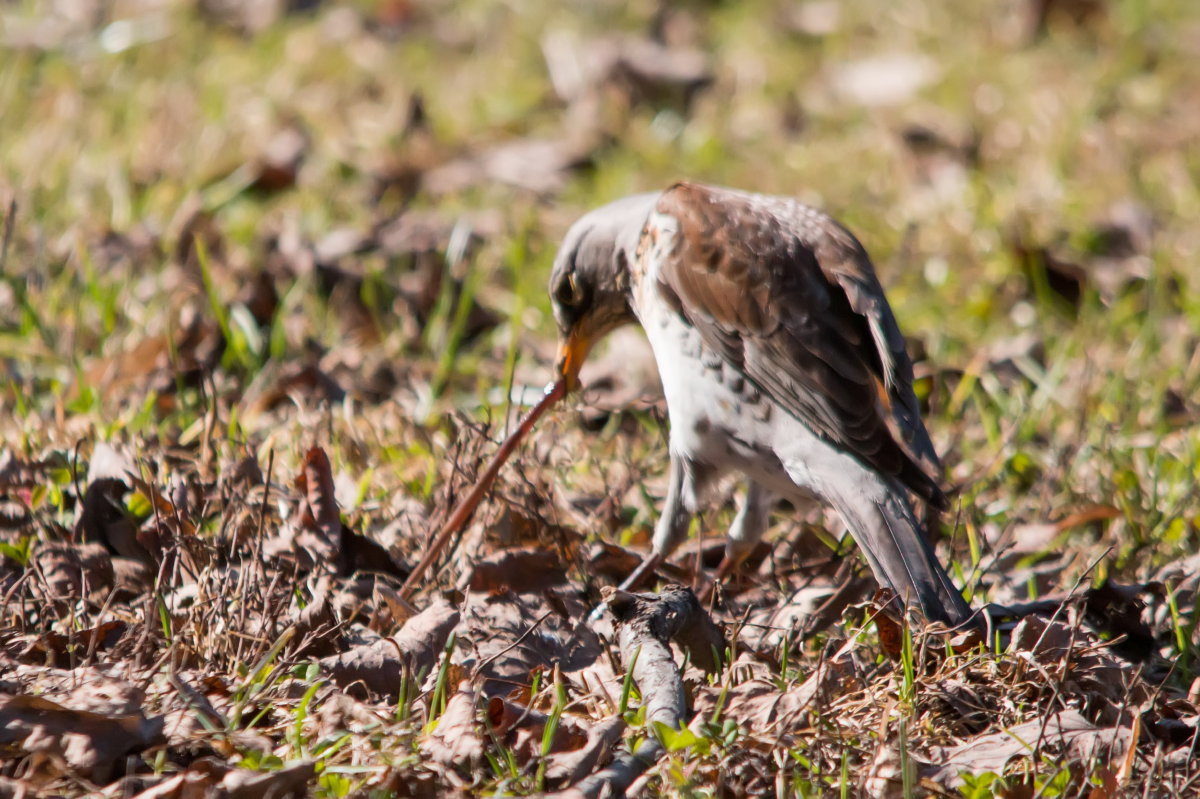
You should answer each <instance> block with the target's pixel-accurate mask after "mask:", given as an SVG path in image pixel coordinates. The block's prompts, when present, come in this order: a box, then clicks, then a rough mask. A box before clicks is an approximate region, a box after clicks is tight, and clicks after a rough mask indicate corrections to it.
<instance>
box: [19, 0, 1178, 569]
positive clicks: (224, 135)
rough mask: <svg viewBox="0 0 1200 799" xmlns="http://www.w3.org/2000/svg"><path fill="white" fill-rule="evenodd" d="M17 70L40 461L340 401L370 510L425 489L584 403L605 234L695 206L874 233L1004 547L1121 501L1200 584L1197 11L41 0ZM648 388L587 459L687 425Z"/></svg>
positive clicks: (968, 476)
mask: <svg viewBox="0 0 1200 799" xmlns="http://www.w3.org/2000/svg"><path fill="white" fill-rule="evenodd" d="M0 47H2V48H3V52H2V55H0V119H2V120H3V123H2V130H0V200H2V201H3V204H4V207H5V220H6V228H5V231H4V232H5V241H4V251H3V252H4V255H3V261H2V263H3V269H2V276H0V370H2V371H0V406H2V407H3V410H4V411H5V414H4V415H5V417H6V421H5V422H4V423H3V424H4V425H5V427H6V428H7V430H6V436H7V438H8V439H9V440H10V441H12V442H14V443H16V442H21V443H20V444H17V446H24V447H26V448H30V449H36V448H38V447H47V446H58V447H69V446H72V445H73V444H74V443H75V442H76V441H77V440H79V439H80V438H81V437H100V438H114V437H115V438H130V437H146V436H149V437H151V438H153V439H154V440H156V441H159V442H161V443H162V444H163V445H171V446H180V447H184V448H187V447H196V446H198V445H199V444H198V442H200V441H201V440H202V439H204V440H207V438H208V437H211V434H212V432H213V430H214V429H218V430H220V431H222V432H223V434H224V435H225V436H226V437H227V439H228V442H227V445H228V446H230V447H234V448H237V447H243V448H249V449H253V450H256V451H259V452H265V451H266V449H267V448H269V447H271V446H273V445H275V444H276V443H278V442H279V441H284V442H285V443H288V442H290V440H294V438H295V436H296V435H297V434H298V432H302V431H303V430H304V429H306V427H305V426H306V425H307V426H308V427H311V424H312V418H314V417H309V416H305V412H310V411H311V412H313V413H315V411H313V409H316V408H320V407H326V408H335V409H341V411H342V412H340V415H339V413H334V414H333V415H332V416H329V415H328V414H327V415H326V416H325V417H319V414H318V417H317V418H324V419H325V422H324V424H326V425H328V426H329V427H330V429H331V430H335V431H336V430H337V429H341V428H338V427H337V426H338V425H341V424H343V422H342V421H338V420H339V419H342V417H345V419H348V420H350V421H346V422H345V424H347V425H351V426H353V425H355V424H357V425H364V424H365V425H373V427H372V428H371V429H372V430H373V431H374V433H373V434H372V435H371V436H366V435H365V434H362V436H364V437H355V435H349V434H348V433H347V435H348V436H349V437H348V439H347V441H348V442H349V443H345V444H344V445H340V446H344V447H345V451H344V452H343V453H342V454H341V455H339V456H338V457H340V458H343V459H344V461H343V462H344V463H346V464H350V465H351V466H353V467H354V468H352V471H353V472H354V473H355V474H356V475H359V476H361V475H362V474H364V473H365V470H366V469H367V466H366V465H365V464H368V463H370V468H371V469H372V470H376V472H375V477H374V478H373V482H372V483H371V485H370V486H368V487H364V488H363V489H362V493H361V494H360V495H358V496H357V501H359V502H364V501H366V502H370V501H371V500H372V497H374V498H375V500H377V501H378V502H380V503H385V500H386V498H387V495H388V488H389V486H390V485H394V484H395V482H394V481H392V482H389V480H390V479H391V478H390V477H389V475H393V474H394V475H396V476H398V477H399V479H400V484H401V485H403V486H405V487H406V488H407V490H409V491H411V492H413V493H415V494H416V495H418V496H428V494H429V492H430V491H431V490H432V485H433V483H434V482H436V481H435V479H434V477H433V476H431V475H432V474H434V473H435V472H436V469H433V467H431V466H430V465H429V464H430V463H431V462H432V461H434V460H436V459H437V457H438V454H437V450H438V446H439V445H438V443H437V442H438V441H443V442H444V441H445V440H446V439H438V438H437V437H436V435H435V433H436V434H437V435H441V433H439V432H438V430H440V428H439V427H438V425H439V424H440V422H439V421H438V420H439V419H440V418H442V415H443V414H444V413H445V412H448V411H451V410H458V411H460V412H463V413H466V414H467V415H468V416H469V417H472V418H484V419H495V418H500V417H501V416H502V415H503V414H510V413H512V411H511V409H510V408H509V400H510V398H511V396H513V395H516V396H520V395H521V390H522V389H523V388H525V387H534V388H538V387H540V386H541V385H543V384H544V383H545V382H546V381H547V380H548V379H549V377H550V367H551V364H552V360H553V352H554V343H553V342H554V334H555V331H554V326H553V320H552V319H551V317H550V315H549V313H548V300H547V297H546V292H545V282H546V278H547V275H548V271H549V266H550V263H551V261H552V258H553V255H554V251H555V246H556V243H557V241H558V240H559V239H560V237H561V236H562V234H563V233H564V232H565V230H566V228H567V227H568V226H569V224H570V223H571V222H572V221H573V220H574V219H575V218H577V217H578V216H579V215H580V214H581V213H583V212H584V211H586V210H588V209H589V208H591V207H594V206H596V205H599V204H601V203H603V202H605V201H608V200H611V199H613V198H616V197H619V196H622V195H625V194H629V193H632V192H637V191H643V190H649V189H657V188H661V187H664V186H666V185H668V184H669V183H670V182H671V181H673V180H675V179H679V178H689V179H693V180H700V181H708V182H714V183H720V184H727V185H730V186H736V187H740V188H744V189H749V190H753V191H760V192H768V193H782V194H789V195H793V196H797V197H799V198H801V199H803V200H805V201H807V202H810V203H812V204H815V205H818V206H821V207H823V208H825V209H827V210H829V211H830V212H832V213H833V214H834V215H835V216H837V217H838V218H840V219H841V220H842V221H844V222H845V223H846V224H847V225H848V226H849V227H850V228H851V229H852V230H854V231H855V232H856V233H857V235H858V236H859V237H860V238H861V239H862V241H863V242H864V244H865V245H866V247H867V249H868V251H869V252H870V253H872V255H873V257H874V259H875V262H876V264H877V268H878V271H879V273H880V276H881V279H882V282H883V283H884V285H885V287H886V288H887V290H888V294H889V297H890V298H891V301H892V303H893V305H894V307H895V310H896V312H897V315H898V316H899V318H900V321H901V326H902V327H903V329H904V330H905V332H906V333H907V334H908V335H909V338H910V345H911V349H912V351H913V354H914V357H915V358H916V359H917V369H918V377H919V378H920V380H919V390H920V392H921V396H922V399H923V401H924V402H926V403H927V410H928V413H929V415H930V420H931V421H930V427H931V429H932V431H933V434H934V438H935V440H936V441H937V444H938V446H939V448H940V449H941V450H942V451H944V452H945V453H946V460H947V463H948V468H949V476H950V479H951V480H952V481H953V482H955V483H956V484H963V485H965V486H966V488H965V489H964V493H962V494H961V497H962V506H963V508H964V510H963V511H962V516H961V518H960V520H959V528H960V529H965V530H966V531H967V533H968V534H969V536H971V540H972V541H976V538H975V537H976V536H982V537H983V538H986V537H987V535H989V533H988V531H989V530H990V531H991V533H990V534H993V535H999V534H1000V532H999V531H1004V530H1010V528H1011V527H1012V526H1013V525H1014V524H1018V523H1019V524H1034V525H1036V524H1042V523H1045V522H1047V520H1049V521H1050V522H1054V523H1055V524H1058V523H1059V522H1060V521H1061V520H1062V519H1063V518H1068V517H1069V518H1075V517H1071V514H1072V513H1076V512H1077V511H1078V510H1079V508H1080V507H1084V508H1094V507H1097V506H1101V507H1102V508H1104V509H1106V510H1103V511H1102V512H1101V515H1100V517H1101V518H1102V519H1103V520H1104V522H1103V524H1096V523H1094V520H1093V523H1092V524H1091V526H1090V527H1086V529H1085V530H1084V531H1083V533H1080V534H1084V535H1085V537H1086V540H1087V541H1088V542H1090V543H1093V544H1097V545H1103V546H1107V545H1108V544H1112V543H1115V546H1116V548H1117V552H1118V557H1117V559H1116V560H1115V561H1114V562H1115V563H1116V564H1118V567H1121V568H1124V567H1125V566H1128V567H1129V568H1134V569H1137V568H1141V569H1143V570H1144V569H1146V568H1150V566H1151V565H1157V564H1158V563H1161V562H1162V561H1161V560H1160V559H1161V558H1164V557H1168V556H1169V555H1170V553H1181V552H1190V551H1194V546H1195V544H1196V540H1197V535H1196V517H1195V513H1196V509H1197V505H1196V501H1195V497H1194V480H1195V478H1196V476H1197V473H1198V471H1200V465H1198V463H1200V461H1198V460H1197V458H1196V457H1195V455H1196V444H1197V435H1196V427H1195V421H1196V410H1197V397H1198V395H1197V386H1198V385H1200V356H1197V354H1196V346H1195V345H1196V341H1197V331H1198V330H1200V303H1198V301H1197V295H1196V293H1195V292H1194V291H1192V290H1190V287H1191V284H1192V282H1193V281H1194V280H1195V279H1196V278H1195V275H1196V266H1195V259H1196V254H1197V251H1198V249H1200V227H1198V226H1197V225H1196V224H1195V221H1194V220H1195V219H1196V216H1197V212H1198V210H1200V190H1198V184H1197V178H1198V176H1200V147H1197V141H1200V66H1198V65H1200V12H1198V11H1197V6H1196V4H1194V3H1192V2H1188V1H1187V0H1154V1H1152V2H1141V1H1135V0H997V2H989V3H937V2H932V0H900V2H895V3H888V4H877V3H873V2H866V0H850V1H849V2H835V1H834V0H808V1H807V2H785V1H784V0H754V1H753V2H745V3H733V2H730V3H720V2H699V1H698V0H697V1H696V2H684V3H678V4H668V3H655V2H634V3H617V2H588V3H559V2H545V3H537V2H475V1H473V0H466V1H465V2H438V0H426V1H425V2H422V1H421V0H378V2H368V1H366V0H364V2H355V3H334V2H319V0H310V1H309V2H303V1H302V0H293V1H292V2H285V1H284V0H251V1H249V2H228V1H226V0H202V1H200V2H191V1H187V0H128V1H114V2H89V0H59V1H58V2H49V1H47V2H28V1H26V0H10V1H9V2H4V3H2V4H0ZM635 335H636V334H635ZM631 361H637V359H630V358H626V359H624V360H623V362H622V363H621V364H618V365H617V367H616V368H614V367H613V366H612V365H611V364H610V363H609V362H606V361H605V360H604V358H603V355H601V356H599V357H598V358H597V363H596V364H595V365H594V367H593V370H592V372H591V376H590V380H591V382H592V386H593V390H592V391H591V392H590V393H589V394H586V395H585V400H584V401H583V402H582V404H583V405H584V414H583V417H584V421H585V422H586V423H587V424H588V425H589V426H590V427H591V428H594V429H600V430H601V431H602V435H601V436H600V438H599V439H598V440H599V442H600V443H599V444H596V443H595V442H593V444H588V443H582V442H581V443H579V444H578V445H577V446H578V447H580V448H582V449H577V450H576V451H575V455H576V457H580V456H579V452H581V451H587V448H588V447H589V446H595V447H600V449H595V450H594V454H593V455H592V456H590V458H591V459H588V460H585V461H584V463H585V464H591V465H592V466H594V465H595V464H596V463H599V462H602V461H603V460H604V458H606V457H609V456H611V455H612V453H613V452H614V451H615V450H614V449H613V448H614V447H618V444H616V443H614V437H615V436H617V435H618V433H619V431H620V429H621V423H620V422H617V423H612V422H611V421H610V419H611V418H612V414H611V412H612V411H613V410H623V411H626V412H627V414H632V418H633V419H634V420H635V428H634V429H636V422H637V421H639V420H640V422H641V423H644V425H645V426H647V427H646V429H648V430H654V429H657V426H658V424H659V422H661V406H660V405H659V404H657V400H656V397H655V394H654V387H653V383H654V378H653V369H652V366H648V365H647V364H645V363H644V362H642V361H644V358H643V359H642V361H637V363H634V364H633V366H636V367H637V368H636V369H634V368H630V366H631ZM297 409H299V410H297ZM656 409H659V410H656ZM355 414H357V416H356V415H355ZM618 415H620V414H618ZM568 416H570V414H568V415H564V416H563V417H562V418H561V419H560V420H559V421H558V422H557V423H556V424H558V425H560V426H561V427H565V428H569V429H575V427H576V425H575V423H574V418H573V417H571V418H568ZM626 418H628V415H627V416H626ZM431 431H432V432H431ZM343 432H344V431H343ZM360 433H361V431H360ZM356 435H358V434H356ZM658 435H659V434H651V435H649V436H646V437H644V443H645V447H644V452H645V453H647V454H646V457H647V458H649V459H650V460H649V461H648V462H649V463H650V464H652V466H651V467H650V468H651V469H652V470H658V469H660V468H661V466H662V464H663V463H665V457H664V456H663V453H662V452H661V447H660V442H661V438H660V437H657V436H658ZM431 436H432V437H431ZM334 438H335V439H336V440H338V441H340V440H341V439H339V438H338V435H334ZM604 442H607V443H604ZM621 446H624V445H621ZM603 447H608V448H609V449H603ZM285 448H286V446H285ZM622 451H624V450H622ZM355 464H357V466H355ZM414 464H416V465H414ZM564 479H566V480H568V481H570V480H571V479H574V478H571V477H570V476H569V475H568V476H567V477H565V478H564ZM579 479H584V478H583V477H580V478H579ZM376 492H377V495H376ZM642 504H643V505H644V506H645V508H646V514H647V516H648V514H650V513H651V512H652V509H653V502H652V501H649V500H643V501H642ZM1089 518H1090V517H1089ZM1052 528H1053V529H1051V531H1050V533H1046V531H1045V530H1044V529H1043V530H1042V533H1043V534H1048V535H1050V539H1048V541H1053V540H1057V541H1061V540H1063V538H1062V537H1061V536H1062V535H1063V534H1065V533H1064V530H1065V528H1062V527H1055V526H1053V525H1052ZM1039 529H1041V528H1039ZM1076 532H1077V533H1078V532H1079V531H1076ZM1055 536H1060V537H1059V538H1055ZM980 540H982V538H981V539H980ZM1038 542H1039V543H1037V546H1044V545H1045V544H1046V543H1047V542H1046V541H1042V540H1041V539H1038ZM1151 543H1153V544H1154V546H1155V549H1154V551H1155V552H1156V553H1157V555H1156V556H1155V558H1152V559H1151V561H1152V562H1149V563H1148V562H1147V561H1146V560H1144V559H1142V558H1141V557H1140V555H1139V553H1141V552H1143V550H1145V549H1146V547H1147V546H1148V545H1149V544H1151ZM1055 575H1056V576H1055V577H1054V578H1053V579H1054V580H1055V581H1056V580H1057V579H1058V577H1057V572H1056V573H1055ZM1034 577H1036V574H1034V575H1033V576H1031V577H1030V579H1033V578H1034ZM1026 582H1028V581H1026ZM1034 582H1035V583H1036V580H1034ZM1021 590H1022V591H1024V590H1025V589H1021Z"/></svg>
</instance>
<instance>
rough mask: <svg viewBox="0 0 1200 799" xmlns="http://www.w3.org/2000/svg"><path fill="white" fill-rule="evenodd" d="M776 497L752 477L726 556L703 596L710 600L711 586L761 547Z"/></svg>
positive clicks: (716, 583)
mask: <svg viewBox="0 0 1200 799" xmlns="http://www.w3.org/2000/svg"><path fill="white" fill-rule="evenodd" d="M776 499H777V497H776V496H775V494H773V493H772V492H771V491H768V490H767V489H765V488H763V487H762V486H761V485H759V484H758V483H756V482H754V481H753V480H750V481H749V483H748V485H747V486H746V498H745V499H744V500H743V501H742V507H740V508H739V509H738V513H737V516H735V517H734V519H733V524H732V525H731V526H730V528H729V539H728V540H727V541H726V542H725V557H724V558H722V559H721V565H720V566H718V567H717V573H716V575H715V577H714V578H713V582H712V583H711V584H710V585H708V586H707V587H706V588H705V591H704V597H703V598H704V599H707V598H708V595H709V594H711V592H712V589H713V588H714V587H715V586H717V585H719V584H720V583H721V582H723V581H724V580H725V578H727V577H728V576H729V575H730V574H731V573H732V572H733V571H734V570H735V569H736V568H737V567H738V566H740V565H741V563H742V561H744V560H745V559H746V558H747V557H749V556H750V553H751V552H753V551H754V548H755V547H756V546H758V542H759V541H761V540H762V537H763V534H764V533H765V532H766V531H767V527H768V526H769V525H770V523H771V509H772V508H774V507H775V500H776Z"/></svg>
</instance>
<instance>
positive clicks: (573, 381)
mask: <svg viewBox="0 0 1200 799" xmlns="http://www.w3.org/2000/svg"><path fill="white" fill-rule="evenodd" d="M592 344H593V339H592V338H590V337H588V336H585V335H583V334H582V333H580V332H579V330H578V329H575V330H572V331H571V332H570V333H569V334H567V337H566V339H565V340H564V341H563V342H562V343H561V344H560V345H559V347H558V372H559V374H560V375H562V377H563V379H564V380H566V383H567V391H574V390H575V389H577V388H579V370H580V369H582V368H583V361H584V359H585V358H587V356H588V353H589V352H591V349H592Z"/></svg>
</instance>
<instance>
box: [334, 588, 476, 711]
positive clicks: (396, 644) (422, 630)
mask: <svg viewBox="0 0 1200 799" xmlns="http://www.w3.org/2000/svg"><path fill="white" fill-rule="evenodd" d="M459 619H460V615H459V612H458V610H457V609H456V608H455V607H454V606H453V605H451V604H450V603H448V602H445V601H442V600H438V601H436V602H434V603H433V604H432V605H430V606H429V607H428V608H426V609H425V610H424V611H422V612H421V613H418V614H417V615H416V616H413V617H412V618H411V619H409V620H408V621H407V622H406V623H405V625H404V627H402V628H401V629H400V632H398V633H396V635H394V636H392V637H391V638H384V639H381V640H378V641H375V642H373V643H369V644H365V645H362V646H357V647H355V648H353V649H351V650H349V651H347V652H343V653H342V654H340V655H333V656H330V657H325V658H322V659H321V661H320V664H321V669H322V671H324V672H325V673H327V674H329V676H330V679H332V680H333V682H334V684H335V685H338V686H339V687H341V688H343V689H345V690H347V691H349V692H350V693H351V694H354V695H361V694H363V693H365V692H366V691H370V692H374V693H377V694H382V695H384V696H395V695H396V693H397V692H398V691H399V690H400V684H401V682H402V680H403V675H404V674H405V672H406V671H407V673H408V674H410V675H411V676H412V677H413V678H414V679H416V678H418V677H419V676H421V675H426V676H427V675H429V674H430V673H431V672H432V670H433V667H434V666H435V665H436V663H437V660H438V657H439V656H440V655H441V653H442V650H443V649H444V648H445V646H446V640H447V639H448V638H449V637H450V633H451V631H453V630H454V628H455V626H456V625H457V624H458V623H459Z"/></svg>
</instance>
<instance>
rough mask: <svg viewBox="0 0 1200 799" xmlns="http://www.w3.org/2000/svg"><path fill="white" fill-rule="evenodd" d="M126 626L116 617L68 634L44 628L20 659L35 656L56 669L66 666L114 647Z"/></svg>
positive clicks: (29, 643) (33, 657)
mask: <svg viewBox="0 0 1200 799" xmlns="http://www.w3.org/2000/svg"><path fill="white" fill-rule="evenodd" d="M127 629H128V625H127V624H125V622H123V621H120V620H119V619H113V620H110V621H106V622H104V623H103V624H98V625H96V626H95V627H92V628H90V629H87V630H79V631H73V632H72V633H71V634H70V635H64V634H63V633H60V632H56V631H54V630H48V631H46V632H44V633H42V634H41V635H38V636H34V637H32V639H31V640H30V641H29V642H28V649H27V650H26V651H25V653H23V654H22V655H21V656H20V657H21V659H23V660H33V659H39V660H44V661H46V662H47V663H48V664H49V665H52V666H57V667H59V668H69V667H71V666H73V665H75V664H76V663H78V662H79V661H81V660H83V659H84V658H85V657H86V656H87V655H88V654H89V653H90V652H103V651H104V650H106V649H111V648H112V647H114V646H116V644H117V642H118V641H120V640H121V636H123V635H124V634H125V632H126V630H127Z"/></svg>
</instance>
